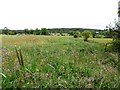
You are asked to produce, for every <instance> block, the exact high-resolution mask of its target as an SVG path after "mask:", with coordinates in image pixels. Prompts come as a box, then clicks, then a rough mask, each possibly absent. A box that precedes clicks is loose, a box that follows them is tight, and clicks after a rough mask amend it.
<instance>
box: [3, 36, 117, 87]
mask: <svg viewBox="0 0 120 90" xmlns="http://www.w3.org/2000/svg"><path fill="white" fill-rule="evenodd" d="M2 37H3V40H2V41H3V46H2V51H3V52H2V73H1V75H2V87H3V88H4V89H5V88H117V87H118V86H119V81H118V77H119V73H118V70H117V65H118V64H117V62H118V58H117V53H115V52H105V51H104V46H105V43H107V42H111V41H112V39H109V38H107V39H106V38H102V39H101V38H89V40H88V42H84V40H83V39H82V38H73V37H71V36H64V37H62V36H35V35H13V36H11V35H7V36H6V35H3V36H2Z"/></svg>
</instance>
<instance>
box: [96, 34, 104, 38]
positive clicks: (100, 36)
mask: <svg viewBox="0 0 120 90" xmlns="http://www.w3.org/2000/svg"><path fill="white" fill-rule="evenodd" d="M104 37H105V36H104V35H100V34H97V35H96V36H95V38H104Z"/></svg>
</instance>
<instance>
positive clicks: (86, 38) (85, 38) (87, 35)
mask: <svg viewBox="0 0 120 90" xmlns="http://www.w3.org/2000/svg"><path fill="white" fill-rule="evenodd" d="M82 36H83V38H84V41H87V40H88V38H89V37H90V36H91V32H90V31H88V30H85V31H83V32H82Z"/></svg>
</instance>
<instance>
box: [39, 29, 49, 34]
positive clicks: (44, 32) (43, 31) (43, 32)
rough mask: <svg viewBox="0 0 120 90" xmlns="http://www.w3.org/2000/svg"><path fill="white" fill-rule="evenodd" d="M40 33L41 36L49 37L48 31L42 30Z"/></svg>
mask: <svg viewBox="0 0 120 90" xmlns="http://www.w3.org/2000/svg"><path fill="white" fill-rule="evenodd" d="M40 32H41V35H48V31H47V30H46V29H42V30H41V31H40Z"/></svg>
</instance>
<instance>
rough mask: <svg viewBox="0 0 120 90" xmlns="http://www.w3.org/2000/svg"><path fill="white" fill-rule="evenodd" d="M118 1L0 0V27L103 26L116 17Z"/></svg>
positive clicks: (98, 27)
mask: <svg viewBox="0 0 120 90" xmlns="http://www.w3.org/2000/svg"><path fill="white" fill-rule="evenodd" d="M118 1H119V0H0V29H2V28H4V27H8V28H9V29H25V28H28V29H35V28H96V29H105V26H106V25H108V24H109V23H112V22H113V21H114V19H115V18H116V19H117V10H118Z"/></svg>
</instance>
